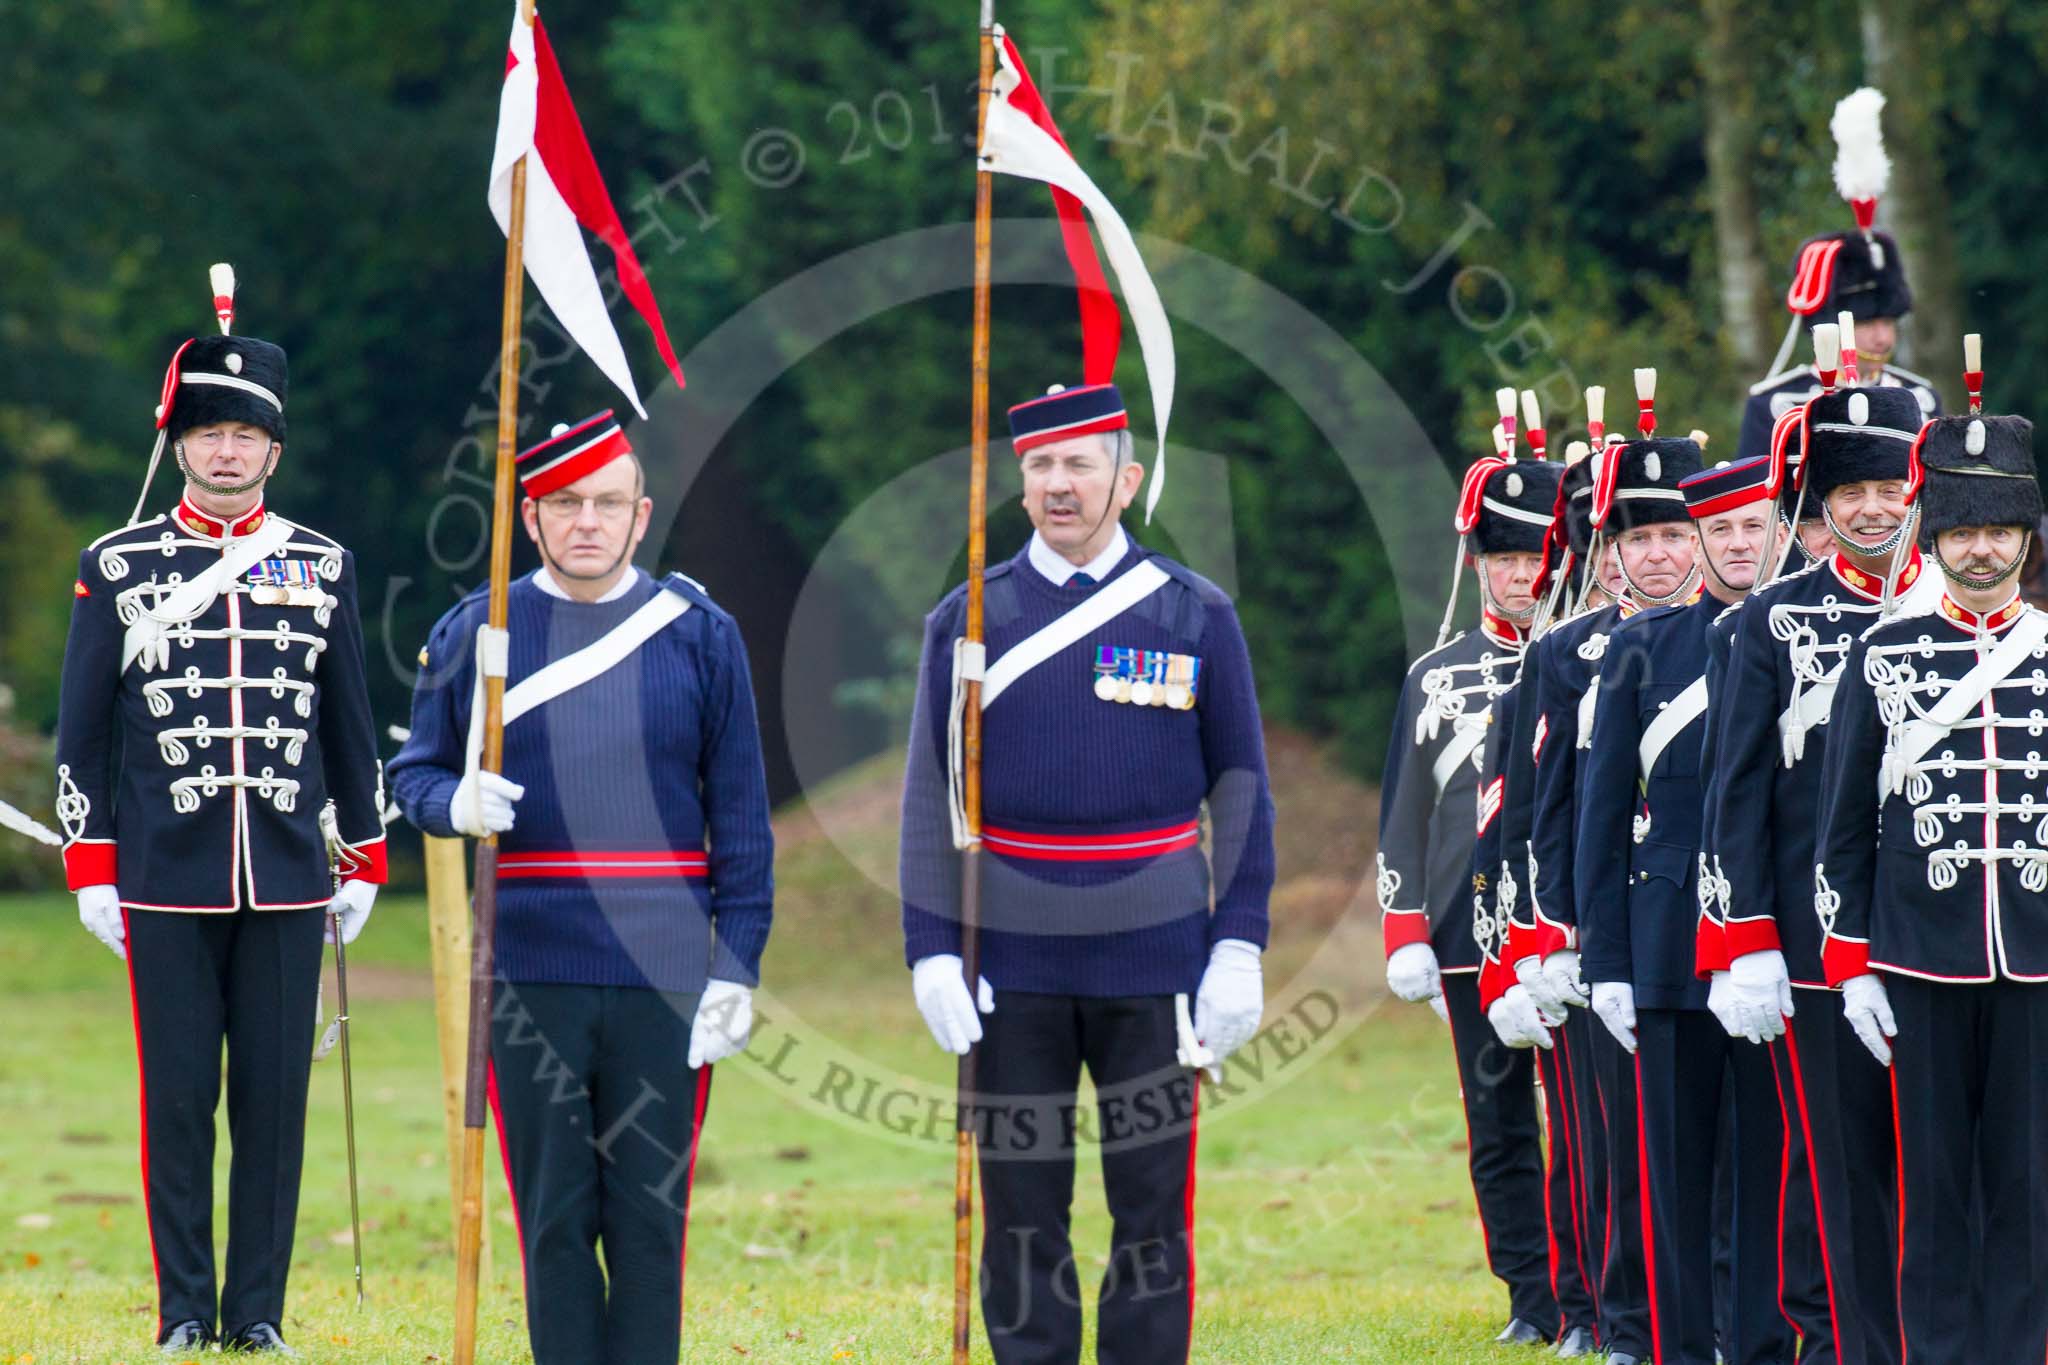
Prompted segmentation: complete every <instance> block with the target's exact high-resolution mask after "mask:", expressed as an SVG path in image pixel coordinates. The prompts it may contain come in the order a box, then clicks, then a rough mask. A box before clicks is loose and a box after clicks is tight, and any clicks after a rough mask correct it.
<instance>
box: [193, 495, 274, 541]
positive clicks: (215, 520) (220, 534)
mask: <svg viewBox="0 0 2048 1365" xmlns="http://www.w3.org/2000/svg"><path fill="white" fill-rule="evenodd" d="M263 516H264V513H263V503H262V501H261V500H260V499H259V500H258V501H257V503H256V505H255V506H254V507H252V508H250V509H249V510H248V511H247V512H244V513H243V514H242V517H241V520H239V521H237V522H235V523H234V525H232V526H230V525H229V524H228V523H227V522H224V521H222V520H221V519H220V518H219V517H215V516H209V515H208V514H206V513H205V512H202V511H200V510H199V509H198V508H197V507H194V506H193V505H192V502H191V500H190V499H189V498H180V499H178V510H177V511H176V512H175V513H173V514H172V517H173V519H174V520H176V521H177V523H178V524H179V525H180V526H182V527H184V528H185V529H186V530H188V531H193V532H196V533H198V534H199V535H202V536H208V537H210V538H212V539H214V540H222V539H225V538H226V537H228V536H231V535H235V536H246V535H248V534H249V533H250V532H251V531H253V530H255V529H256V528H257V527H259V526H261V525H262V524H263Z"/></svg>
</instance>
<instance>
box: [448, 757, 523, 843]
mask: <svg viewBox="0 0 2048 1365" xmlns="http://www.w3.org/2000/svg"><path fill="white" fill-rule="evenodd" d="M524 795H526V788H524V787H522V786H520V785H519V784H518V783H517V782H514V781H512V780H511V779H509V778H507V777H506V776H505V775H504V774H502V773H493V772H485V771H484V770H483V769H482V768H478V769H477V770H476V771H474V772H467V773H464V774H463V775H462V780H461V781H460V782H458V783H456V784H455V795H454V796H453V797H451V798H449V801H448V823H449V824H451V825H453V826H455V830H456V832H457V833H458V834H467V835H468V836H469V837H470V838H472V839H483V838H487V837H489V836H490V835H493V834H503V833H504V832H505V831H506V830H508V829H510V828H512V821H513V819H514V813H513V810H512V803H513V802H514V801H517V800H518V799H519V798H520V797H522V796H524Z"/></svg>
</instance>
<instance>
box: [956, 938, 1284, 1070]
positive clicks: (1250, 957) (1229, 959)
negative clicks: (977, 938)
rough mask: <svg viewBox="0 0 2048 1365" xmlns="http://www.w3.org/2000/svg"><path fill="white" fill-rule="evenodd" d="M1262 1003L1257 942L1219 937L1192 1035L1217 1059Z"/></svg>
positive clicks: (1241, 1040) (1251, 1029) (1237, 1040)
mask: <svg viewBox="0 0 2048 1365" xmlns="http://www.w3.org/2000/svg"><path fill="white" fill-rule="evenodd" d="M963 984H964V983H963ZM1265 1006H1266V980H1265V974H1264V973H1263V972H1262V971H1261V970H1260V968H1259V950H1258V947H1257V945H1255V944H1251V943H1247V942H1245V941H1244V940H1243V939H1241V938H1226V939H1223V940H1221V941H1219V942H1218V943H1217V945H1216V946H1215V947H1214V948H1212V949H1210V950H1209V968H1208V970H1207V971H1205V972H1203V973H1202V984H1201V987H1200V988H1199V989H1197V990H1196V992H1195V1037H1197V1038H1199V1039H1201V1040H1202V1044H1203V1046H1205V1047H1207V1048H1208V1049H1209V1051H1210V1053H1211V1054H1212V1055H1213V1057H1214V1058H1215V1060H1216V1061H1218V1062H1220V1061H1222V1060H1223V1059H1224V1058H1225V1057H1228V1056H1229V1055H1230V1054H1231V1053H1233V1052H1235V1051H1237V1050H1238V1049H1239V1048H1241V1047H1243V1046H1244V1045H1245V1044H1246V1043H1248V1042H1250V1041H1251V1040H1252V1035H1253V1034H1255V1033H1257V1032H1258V1031H1259V1016H1260V1014H1262V1013H1263V1012H1264V1010H1265Z"/></svg>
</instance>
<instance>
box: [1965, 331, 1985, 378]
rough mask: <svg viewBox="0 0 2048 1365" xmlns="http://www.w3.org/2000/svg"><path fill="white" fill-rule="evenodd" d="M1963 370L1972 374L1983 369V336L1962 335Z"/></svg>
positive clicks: (1975, 334)
mask: <svg viewBox="0 0 2048 1365" xmlns="http://www.w3.org/2000/svg"><path fill="white" fill-rule="evenodd" d="M1963 368H1964V369H1965V370H1967V371H1969V372H1970V373H1972V374H1976V373H1979V372H1981V371H1982V370H1983V368H1984V336H1983V334H1982V333H1981V332H1965V333H1964V334H1963Z"/></svg>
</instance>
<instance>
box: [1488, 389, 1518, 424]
mask: <svg viewBox="0 0 2048 1365" xmlns="http://www.w3.org/2000/svg"><path fill="white" fill-rule="evenodd" d="M1493 401H1494V403H1495V404H1497V405H1498V406H1499V408H1500V415H1501V417H1502V419H1503V420H1512V419H1513V417H1514V415H1515V391H1514V390H1513V389H1495V390H1494V391H1493Z"/></svg>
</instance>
